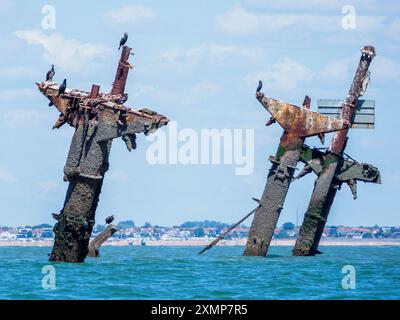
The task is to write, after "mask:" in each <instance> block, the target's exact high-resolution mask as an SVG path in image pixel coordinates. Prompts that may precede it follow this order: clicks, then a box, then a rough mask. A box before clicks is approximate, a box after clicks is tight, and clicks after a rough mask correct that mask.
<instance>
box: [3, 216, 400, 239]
mask: <svg viewBox="0 0 400 320" xmlns="http://www.w3.org/2000/svg"><path fill="white" fill-rule="evenodd" d="M117 227H118V229H119V230H118V231H117V232H116V233H115V234H114V235H113V240H118V239H127V240H129V239H132V240H134V239H145V240H178V241H179V240H191V239H200V238H203V239H212V238H215V237H217V236H218V235H220V234H221V233H222V232H224V231H226V230H227V229H228V227H229V225H228V224H226V223H221V222H216V221H207V220H205V221H188V222H185V223H183V224H181V225H180V226H173V227H162V226H152V225H151V224H150V223H145V225H143V226H135V223H134V222H133V221H131V220H127V221H121V222H120V223H118V224H117ZM104 228H105V227H104V226H103V225H97V226H96V227H95V228H94V229H93V236H95V235H96V234H98V233H100V232H101V231H102V230H103V229H104ZM248 232H249V228H248V227H247V226H245V225H241V226H239V227H237V228H235V229H233V230H232V232H231V233H230V234H229V235H228V236H227V237H226V239H227V240H228V239H240V238H246V237H247V235H248ZM298 232H299V227H297V226H295V225H294V224H293V223H291V222H287V223H284V224H283V225H282V227H279V228H276V229H275V233H274V238H276V239H291V238H297V235H298ZM323 237H324V238H326V237H328V238H346V239H384V238H391V239H393V238H400V227H390V226H382V227H381V226H377V225H375V226H373V227H345V226H328V227H326V228H325V229H324V233H323ZM53 238H54V232H53V226H51V225H49V224H41V225H37V226H23V227H6V226H0V241H35V240H52V239H53Z"/></svg>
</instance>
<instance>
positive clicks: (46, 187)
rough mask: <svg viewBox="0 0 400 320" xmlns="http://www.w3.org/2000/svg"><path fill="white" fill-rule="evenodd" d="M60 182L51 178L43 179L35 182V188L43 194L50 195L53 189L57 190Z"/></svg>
mask: <svg viewBox="0 0 400 320" xmlns="http://www.w3.org/2000/svg"><path fill="white" fill-rule="evenodd" d="M58 186H59V184H58V183H57V182H54V181H51V180H43V181H38V182H36V183H35V189H36V191H38V192H39V193H40V194H41V195H48V194H49V193H50V192H51V191H53V190H55V189H56V188H57V187H58Z"/></svg>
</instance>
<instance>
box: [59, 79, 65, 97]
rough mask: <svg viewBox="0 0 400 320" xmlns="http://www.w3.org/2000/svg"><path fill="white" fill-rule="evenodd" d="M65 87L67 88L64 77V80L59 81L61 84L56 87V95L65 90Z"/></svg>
mask: <svg viewBox="0 0 400 320" xmlns="http://www.w3.org/2000/svg"><path fill="white" fill-rule="evenodd" d="M65 89H67V79H64V81H63V82H62V83H61V85H60V86H59V88H58V95H61V94H63V93H64V92H65Z"/></svg>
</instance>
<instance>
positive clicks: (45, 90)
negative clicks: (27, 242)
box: [37, 46, 168, 262]
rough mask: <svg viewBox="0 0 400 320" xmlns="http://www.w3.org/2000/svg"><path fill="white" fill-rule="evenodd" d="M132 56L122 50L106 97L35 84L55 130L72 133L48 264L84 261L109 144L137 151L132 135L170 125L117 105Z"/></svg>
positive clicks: (151, 114) (158, 117)
mask: <svg viewBox="0 0 400 320" xmlns="http://www.w3.org/2000/svg"><path fill="white" fill-rule="evenodd" d="M130 51H131V48H128V47H126V46H124V47H123V50H122V53H121V59H120V61H119V64H118V67H117V73H116V77H115V81H114V84H113V89H112V90H111V93H109V94H102V93H100V88H99V86H96V85H93V87H92V90H91V92H86V91H81V90H70V89H66V90H65V92H64V93H61V94H60V93H59V86H58V84H57V83H54V82H48V81H45V82H41V83H37V86H38V89H39V91H40V92H41V93H42V94H43V95H44V96H46V97H47V98H48V99H49V100H50V101H51V102H52V104H53V105H54V106H55V107H56V108H57V109H58V111H59V112H60V116H59V118H58V119H57V121H56V123H55V125H54V127H53V128H59V127H61V126H62V125H64V124H65V123H68V124H69V125H70V126H72V127H74V128H75V133H74V136H73V138H72V142H71V145H70V149H69V152H68V157H67V162H66V165H65V167H64V180H65V181H69V186H68V190H67V194H66V198H65V202H64V206H63V208H62V210H61V211H60V214H59V215H54V217H56V219H57V223H56V224H55V226H54V232H55V242H54V246H53V250H52V252H51V254H50V261H64V262H83V261H84V260H85V258H86V256H87V253H88V244H89V239H90V235H91V232H92V229H93V225H94V223H95V212H96V208H97V204H98V201H99V196H100V192H101V187H102V184H103V179H104V175H105V173H106V172H107V170H108V167H109V163H108V158H109V153H110V148H111V144H112V140H113V139H115V138H118V137H121V138H122V139H123V140H124V142H125V143H126V146H127V148H128V150H129V151H130V150H132V149H135V148H136V134H138V133H141V132H143V133H144V134H146V135H147V134H149V133H150V132H152V131H154V130H156V129H158V128H160V127H162V126H165V125H167V123H168V119H167V118H166V117H165V116H163V115H161V114H158V113H157V112H155V111H151V110H149V109H141V110H134V109H131V108H127V107H125V106H124V105H123V104H121V103H119V102H120V99H122V98H123V97H124V88H125V83H126V79H127V76H128V71H129V69H130V68H132V66H131V65H130V64H129V63H128V62H127V59H128V57H129V54H130Z"/></svg>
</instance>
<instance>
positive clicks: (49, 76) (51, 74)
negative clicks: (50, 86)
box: [46, 64, 56, 81]
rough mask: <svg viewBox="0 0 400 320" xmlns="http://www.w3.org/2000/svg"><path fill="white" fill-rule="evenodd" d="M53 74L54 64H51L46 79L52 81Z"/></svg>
mask: <svg viewBox="0 0 400 320" xmlns="http://www.w3.org/2000/svg"><path fill="white" fill-rule="evenodd" d="M55 74H56V72H55V71H54V64H52V65H51V69H50V70H49V71H47V74H46V81H53V77H54V75H55Z"/></svg>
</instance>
